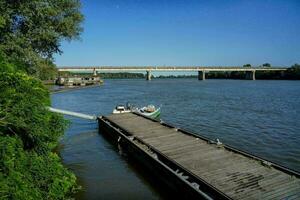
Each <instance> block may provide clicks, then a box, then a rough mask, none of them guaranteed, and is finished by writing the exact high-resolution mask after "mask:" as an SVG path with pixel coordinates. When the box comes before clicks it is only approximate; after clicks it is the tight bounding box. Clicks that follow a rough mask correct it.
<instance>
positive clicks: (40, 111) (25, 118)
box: [0, 63, 76, 199]
mask: <svg viewBox="0 0 300 200" xmlns="http://www.w3.org/2000/svg"><path fill="white" fill-rule="evenodd" d="M4 65H7V64H3V63H2V64H0V68H2V67H3V66H4ZM0 88H1V93H0V170H1V171H0V188H1V190H0V199H64V198H66V197H68V196H69V195H70V194H72V193H73V192H74V191H75V187H76V178H75V176H74V175H73V174H72V173H70V172H69V171H68V170H67V169H65V168H64V167H63V166H62V164H61V162H60V159H59V157H58V156H57V154H55V153H53V152H52V150H53V147H55V146H56V145H57V141H58V139H59V138H60V137H61V136H62V134H63V133H64V130H65V128H66V121H65V120H64V119H63V117H62V116H60V115H57V114H54V113H51V112H49V111H48V110H47V109H46V106H48V105H50V100H49V92H48V90H47V89H46V88H45V87H44V86H43V84H42V83H41V81H39V80H38V79H36V78H32V77H30V76H27V75H25V74H24V73H21V72H15V73H12V72H0Z"/></svg>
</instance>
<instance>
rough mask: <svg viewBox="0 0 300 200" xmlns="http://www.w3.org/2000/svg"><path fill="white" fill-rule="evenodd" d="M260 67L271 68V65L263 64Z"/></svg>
mask: <svg viewBox="0 0 300 200" xmlns="http://www.w3.org/2000/svg"><path fill="white" fill-rule="evenodd" d="M262 66H263V67H271V64H270V63H264V64H263V65H262Z"/></svg>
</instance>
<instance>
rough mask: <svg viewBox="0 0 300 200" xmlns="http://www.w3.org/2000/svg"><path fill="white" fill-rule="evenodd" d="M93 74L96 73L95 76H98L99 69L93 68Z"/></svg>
mask: <svg viewBox="0 0 300 200" xmlns="http://www.w3.org/2000/svg"><path fill="white" fill-rule="evenodd" d="M93 75H94V76H97V71H96V69H95V68H94V70H93Z"/></svg>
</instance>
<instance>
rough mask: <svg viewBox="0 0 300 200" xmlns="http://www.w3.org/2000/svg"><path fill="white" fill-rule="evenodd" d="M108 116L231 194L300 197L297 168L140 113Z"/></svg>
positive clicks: (233, 196)
mask: <svg viewBox="0 0 300 200" xmlns="http://www.w3.org/2000/svg"><path fill="white" fill-rule="evenodd" d="M106 118H107V119H108V120H109V121H110V122H111V123H112V124H115V126H117V127H118V128H119V129H122V130H126V132H128V133H130V134H131V135H132V136H134V137H135V138H138V139H139V140H141V141H143V142H144V143H145V144H147V145H149V146H151V147H152V148H153V149H155V150H156V151H157V152H159V153H161V154H163V155H164V156H166V157H167V158H168V159H170V160H171V161H172V162H175V163H176V164H177V165H178V166H181V167H183V168H184V169H186V170H187V171H189V172H190V173H191V174H194V175H195V176H196V177H198V178H199V179H201V180H203V181H204V182H206V183H208V184H209V185H211V186H212V187H214V188H216V189H217V190H219V191H221V192H222V193H224V194H225V195H226V196H227V197H229V198H232V199H283V198H287V197H289V199H300V179H299V174H298V173H297V172H296V173H295V174H293V173H294V172H292V171H289V170H287V171H285V169H284V168H283V169H281V167H280V166H279V167H278V166H277V165H276V164H274V165H272V163H269V162H265V163H264V164H263V160H260V159H259V158H255V157H251V156H250V157H249V155H248V156H247V155H244V154H243V153H242V152H237V151H232V149H230V147H227V146H225V145H217V144H215V143H209V142H208V141H206V140H205V139H203V138H202V137H200V138H199V137H196V136H195V135H192V134H187V133H186V132H184V131H182V130H180V129H179V130H176V129H174V128H172V127H170V126H166V125H162V124H160V123H159V122H155V121H152V120H149V119H146V118H144V117H141V116H139V115H136V114H132V113H129V114H119V115H110V116H108V117H106ZM276 166H277V167H276ZM290 172H292V173H290Z"/></svg>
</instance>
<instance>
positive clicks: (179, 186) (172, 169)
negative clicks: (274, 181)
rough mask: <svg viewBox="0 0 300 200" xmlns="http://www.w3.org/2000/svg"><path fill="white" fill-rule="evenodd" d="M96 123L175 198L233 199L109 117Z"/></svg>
mask: <svg viewBox="0 0 300 200" xmlns="http://www.w3.org/2000/svg"><path fill="white" fill-rule="evenodd" d="M134 114H135V115H138V116H140V117H143V118H146V119H147V120H151V121H153V122H157V123H159V124H160V125H162V126H165V127H168V128H172V129H176V130H177V131H178V132H179V133H182V134H185V135H189V136H192V137H195V138H197V139H201V140H203V141H206V142H207V143H208V144H215V143H216V142H215V141H212V140H210V139H209V138H206V137H204V136H201V135H198V134H195V133H193V132H191V131H188V130H183V129H181V128H177V127H175V126H173V125H171V124H169V123H165V122H163V121H158V120H155V119H152V118H149V117H146V116H143V115H140V114H138V113H134ZM97 119H98V125H99V132H100V133H103V135H104V136H108V138H109V139H110V140H111V141H112V142H113V144H115V145H118V146H119V147H121V148H122V150H124V151H125V152H126V153H127V154H128V155H130V157H131V158H133V159H134V160H136V161H138V162H139V164H140V165H142V166H143V167H145V168H146V169H147V170H148V171H149V172H151V173H153V174H154V175H155V176H156V177H157V178H158V179H160V181H161V182H162V183H163V184H164V185H166V186H167V187H168V188H170V189H171V190H172V191H174V196H176V197H180V198H183V199H232V198H231V197H230V196H228V195H226V194H225V193H223V192H222V191H220V190H218V189H217V188H215V187H214V186H213V185H211V184H209V183H208V182H206V181H205V180H203V179H201V177H199V176H197V175H195V174H193V173H192V172H191V171H189V170H188V169H186V168H184V167H183V166H181V165H180V164H179V163H177V162H175V161H174V160H173V159H170V158H168V156H166V155H165V154H163V153H162V152H160V151H159V150H157V149H156V148H155V147H153V146H151V145H150V144H147V143H145V142H144V141H143V140H141V139H139V138H138V137H135V136H133V135H132V134H131V133H130V132H129V131H127V130H126V129H125V128H123V127H121V126H119V125H118V124H116V123H114V122H112V121H111V120H109V119H108V118H107V117H105V116H99V117H98V118H97ZM222 147H224V148H225V149H226V150H229V151H232V152H234V153H237V154H241V155H243V156H246V157H248V158H251V159H254V160H257V161H259V162H261V164H262V165H265V166H268V167H273V168H275V169H277V170H280V171H282V172H284V173H286V174H289V175H291V176H295V177H297V178H300V172H297V171H294V170H292V169H289V168H287V167H284V166H281V165H279V164H276V163H274V162H271V161H269V160H266V159H263V158H261V157H259V156H255V155H252V154H250V153H247V152H245V151H242V150H239V149H236V148H234V147H231V146H229V145H225V144H223V145H222Z"/></svg>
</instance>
